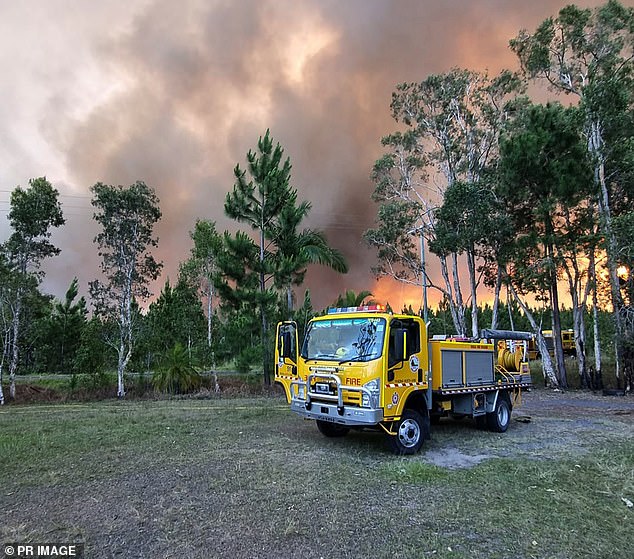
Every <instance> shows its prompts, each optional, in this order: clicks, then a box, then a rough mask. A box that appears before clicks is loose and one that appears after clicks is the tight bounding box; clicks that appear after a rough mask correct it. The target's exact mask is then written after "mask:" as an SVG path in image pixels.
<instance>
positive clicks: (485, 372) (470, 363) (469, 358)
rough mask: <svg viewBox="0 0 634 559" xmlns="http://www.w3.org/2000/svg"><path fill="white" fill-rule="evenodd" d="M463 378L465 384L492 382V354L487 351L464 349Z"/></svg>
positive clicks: (480, 384)
mask: <svg viewBox="0 0 634 559" xmlns="http://www.w3.org/2000/svg"><path fill="white" fill-rule="evenodd" d="M464 366H465V379H466V381H467V386H482V385H484V384H493V379H494V369H493V354H492V353H490V352H488V351H486V352H485V351H465V353H464Z"/></svg>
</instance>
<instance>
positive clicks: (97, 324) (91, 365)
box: [72, 317, 116, 377]
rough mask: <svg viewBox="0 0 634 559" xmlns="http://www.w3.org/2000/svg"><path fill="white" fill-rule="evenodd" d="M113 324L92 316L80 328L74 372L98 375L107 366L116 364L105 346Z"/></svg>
mask: <svg viewBox="0 0 634 559" xmlns="http://www.w3.org/2000/svg"><path fill="white" fill-rule="evenodd" d="M113 329H114V325H113V324H111V323H110V324H109V323H104V322H103V321H102V320H101V319H100V318H98V317H92V318H91V319H90V320H88V321H87V322H86V324H85V325H84V327H83V328H82V330H81V334H80V339H79V347H78V348H77V352H76V354H75V359H74V361H73V371H72V372H73V373H74V374H86V375H89V376H91V377H92V376H98V375H100V374H101V373H103V372H104V371H105V370H106V369H107V368H109V367H112V366H116V363H114V362H113V359H112V357H111V356H110V354H111V352H110V350H109V348H108V347H107V346H106V340H107V339H108V338H109V337H110V336H111V333H112V330H113Z"/></svg>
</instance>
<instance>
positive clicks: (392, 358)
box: [387, 320, 420, 367]
mask: <svg viewBox="0 0 634 559" xmlns="http://www.w3.org/2000/svg"><path fill="white" fill-rule="evenodd" d="M397 328H404V329H405V330H406V331H407V357H406V358H409V357H410V356H411V355H413V354H414V353H418V352H420V324H419V323H418V322H416V321H415V320H398V322H397V321H394V322H393V323H392V328H391V329H390V343H389V345H388V350H387V366H388V367H394V365H396V364H397V363H400V362H401V361H403V356H402V355H396V348H395V345H394V337H395V335H396V334H395V332H396V329H397Z"/></svg>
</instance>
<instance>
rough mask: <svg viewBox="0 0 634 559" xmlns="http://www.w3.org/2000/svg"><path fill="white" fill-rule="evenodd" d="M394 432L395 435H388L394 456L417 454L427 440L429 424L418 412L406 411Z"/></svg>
mask: <svg viewBox="0 0 634 559" xmlns="http://www.w3.org/2000/svg"><path fill="white" fill-rule="evenodd" d="M394 431H395V432H396V434H395V435H387V437H388V445H389V447H390V450H391V451H392V452H393V453H394V454H401V455H402V454H416V453H417V452H418V451H419V450H420V448H421V447H422V446H423V442H424V441H425V439H426V438H427V435H428V432H429V423H428V421H427V420H425V418H424V417H423V416H422V415H421V414H420V413H418V412H417V411H414V410H409V409H406V410H404V411H403V415H402V417H401V419H400V421H397V422H396V424H395V425H394Z"/></svg>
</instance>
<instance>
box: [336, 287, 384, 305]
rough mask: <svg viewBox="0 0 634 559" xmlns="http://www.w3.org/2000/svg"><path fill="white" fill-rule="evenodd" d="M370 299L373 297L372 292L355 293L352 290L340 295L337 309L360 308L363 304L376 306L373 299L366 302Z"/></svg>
mask: <svg viewBox="0 0 634 559" xmlns="http://www.w3.org/2000/svg"><path fill="white" fill-rule="evenodd" d="M368 297H372V293H371V292H370V291H366V290H363V291H359V293H355V292H354V291H353V290H352V289H348V290H347V291H346V292H345V293H344V294H343V295H339V297H337V300H336V301H335V307H359V306H361V305H363V304H366V305H374V304H375V303H376V301H374V300H373V299H371V300H370V301H366V299H367V298H368Z"/></svg>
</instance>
